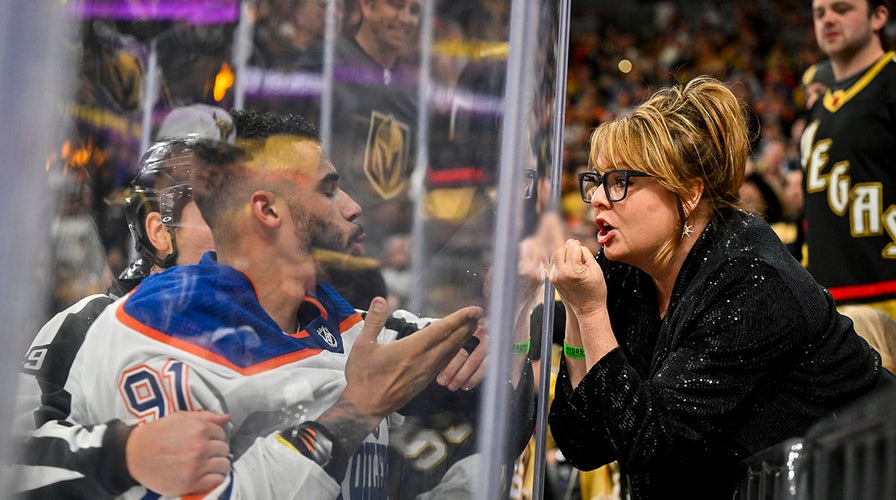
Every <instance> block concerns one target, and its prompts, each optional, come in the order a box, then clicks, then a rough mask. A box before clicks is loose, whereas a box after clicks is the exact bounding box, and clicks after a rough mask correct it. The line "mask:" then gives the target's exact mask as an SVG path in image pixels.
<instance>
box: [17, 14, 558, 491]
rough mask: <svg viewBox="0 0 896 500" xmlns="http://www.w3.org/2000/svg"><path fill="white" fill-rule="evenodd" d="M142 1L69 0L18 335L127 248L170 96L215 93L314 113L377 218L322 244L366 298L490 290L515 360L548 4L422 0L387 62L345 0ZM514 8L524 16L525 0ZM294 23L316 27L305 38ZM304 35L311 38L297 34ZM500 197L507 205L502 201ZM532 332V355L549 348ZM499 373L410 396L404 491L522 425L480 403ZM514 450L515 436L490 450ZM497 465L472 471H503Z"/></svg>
mask: <svg viewBox="0 0 896 500" xmlns="http://www.w3.org/2000/svg"><path fill="white" fill-rule="evenodd" d="M145 3H146V5H140V3H139V2H133V1H124V0H105V1H87V0H83V1H79V2H78V1H72V2H69V3H68V5H66V9H65V19H66V20H67V22H68V23H69V24H70V25H71V27H72V28H73V29H72V32H73V35H72V36H71V39H69V40H67V43H65V44H64V46H65V49H64V54H63V58H64V59H65V60H66V61H69V62H70V63H71V64H72V65H73V66H74V69H72V70H71V72H70V81H71V95H70V96H66V97H65V98H63V99H59V100H58V101H57V102H56V103H54V106H53V112H54V113H56V114H57V115H56V118H57V120H56V121H55V125H56V126H57V127H58V129H59V130H58V131H55V132H58V133H56V134H54V136H58V137H59V138H58V140H55V142H54V143H53V144H52V145H51V147H49V148H48V150H47V151H46V153H45V155H44V156H45V158H46V165H40V166H39V167H37V168H44V171H45V173H44V175H45V181H46V182H45V184H46V185H47V187H46V192H47V194H46V197H45V198H46V199H47V200H49V201H50V202H51V204H52V211H51V212H52V221H51V222H50V224H49V227H50V228H51V230H50V233H51V234H50V237H51V238H52V243H51V245H50V248H51V249H53V250H52V251H51V252H50V255H48V256H47V259H49V260H48V262H49V264H48V266H47V267H46V269H47V270H48V272H47V274H48V276H47V295H48V300H47V301H46V304H43V305H41V306H39V307H38V309H39V311H38V314H37V315H38V316H39V321H35V322H34V324H33V325H31V326H32V327H33V328H34V331H33V332H28V333H26V334H24V337H26V338H24V339H23V341H22V342H23V343H24V345H27V343H28V342H30V340H31V336H32V335H33V333H35V332H36V329H37V327H39V325H40V323H41V322H42V321H45V320H46V319H49V317H50V316H52V314H54V313H55V312H57V311H59V310H61V309H63V308H65V307H67V306H68V305H71V304H72V303H74V302H75V301H77V300H78V299H80V298H81V297H83V296H86V295H88V294H90V293H98V292H102V291H103V290H104V289H105V288H106V286H108V284H109V283H110V280H111V279H112V277H113V276H116V275H117V274H118V273H120V272H121V271H122V270H123V269H124V267H125V266H126V265H127V264H128V262H129V261H130V260H132V259H133V258H134V257H135V253H134V249H133V242H132V241H131V239H130V235H129V233H128V231H127V226H126V223H125V220H124V213H123V207H122V204H121V202H122V197H121V194H122V190H123V189H124V188H125V187H126V185H127V184H128V182H130V180H131V179H132V178H133V176H134V174H135V173H136V169H137V162H138V159H139V157H140V155H141V153H142V151H143V150H144V149H145V148H146V147H147V146H148V145H149V144H151V143H152V142H153V141H154V140H155V139H156V138H157V137H156V136H157V133H158V128H159V126H160V124H161V123H162V121H163V120H164V119H165V117H166V116H167V114H168V113H169V112H170V111H171V109H173V108H175V107H177V106H181V105H186V104H193V103H204V104H209V105H214V106H219V107H221V108H223V109H225V110H227V109H230V108H232V107H234V106H237V107H243V108H246V109H257V110H267V111H273V112H279V113H282V112H290V113H298V114H302V115H303V116H305V117H306V118H309V119H311V120H313V121H316V122H318V123H319V124H320V125H321V132H322V139H323V143H324V145H325V147H326V148H327V151H328V154H329V155H330V156H331V158H332V160H333V163H334V165H335V166H336V168H337V169H338V170H339V172H340V174H341V176H342V177H341V179H340V183H341V185H342V187H343V189H345V190H346V191H347V192H348V193H349V194H350V195H351V196H352V197H353V198H354V199H355V200H356V201H357V202H358V203H359V204H360V205H361V207H362V208H363V210H364V215H363V216H362V217H361V218H360V219H359V220H358V221H359V222H360V223H361V224H362V225H364V227H365V229H366V230H367V233H368V239H367V241H366V242H365V251H364V254H363V255H353V256H338V255H332V254H325V253H321V254H319V255H318V257H319V258H320V261H321V264H322V266H323V268H324V269H325V271H326V273H327V275H328V276H329V278H330V279H331V280H332V281H333V283H334V285H337V288H339V289H340V290H342V291H344V295H345V296H346V298H347V299H348V300H349V301H350V302H351V303H352V305H354V306H355V307H357V308H362V309H364V308H366V307H367V304H369V300H370V298H371V297H372V296H374V295H386V296H387V297H388V298H389V300H390V303H391V304H392V305H393V307H396V308H405V309H408V310H409V311H411V312H413V313H415V314H418V315H420V316H426V317H439V316H441V315H444V314H446V313H448V312H450V311H453V310H455V309H457V308H459V307H463V306H466V305H479V306H481V307H483V308H484V309H485V310H486V318H485V320H484V323H486V324H487V326H488V329H489V333H490V335H491V338H492V343H491V347H490V349H491V354H490V356H492V357H493V359H492V360H491V361H490V363H492V364H494V365H497V366H503V365H506V363H507V362H508V360H509V359H510V356H512V354H511V352H510V351H511V344H512V342H513V339H512V338H511V324H510V323H511V322H512V314H509V313H508V312H507V311H511V310H512V309H513V302H512V301H513V298H514V296H515V293H514V286H515V278H514V276H515V272H516V267H517V266H516V257H517V255H516V248H515V243H516V242H518V241H520V240H521V239H522V238H524V237H526V236H527V235H529V234H531V232H532V231H533V229H534V227H535V223H536V221H537V218H538V214H539V212H540V211H541V210H543V209H544V208H545V207H547V206H549V205H550V204H551V203H550V200H549V199H548V196H549V194H550V190H549V186H550V185H551V180H552V176H553V171H554V168H553V165H552V164H553V160H552V158H553V157H554V154H555V149H554V148H555V147H556V146H555V145H556V144H557V143H558V142H559V141H558V138H556V137H555V134H554V131H553V129H552V120H553V110H554V97H555V85H556V84H557V82H556V78H555V74H554V73H555V71H554V70H555V64H556V57H557V53H556V52H557V50H556V41H557V16H558V15H557V12H556V10H557V5H556V3H555V2H548V1H544V2H538V1H528V2H509V1H506V2H505V1H487V2H474V1H461V2H457V1H450V0H441V1H437V2H434V3H432V4H420V5H419V7H420V8H419V12H418V19H419V26H418V28H417V29H416V30H415V31H414V32H413V33H412V34H411V35H410V37H409V39H408V42H407V44H406V50H404V51H403V52H402V53H401V55H400V58H401V62H400V63H399V65H398V66H396V67H395V68H393V69H392V70H390V71H383V70H382V68H379V69H377V68H376V67H375V66H374V65H372V64H370V63H369V61H366V62H365V61H358V60H352V59H350V57H351V56H352V55H353V54H352V52H351V51H350V50H348V51H347V50H346V49H345V47H342V48H340V45H339V44H340V42H341V41H343V40H342V38H343V37H348V36H350V33H351V32H352V30H353V29H354V27H355V26H356V23H357V22H358V19H359V17H358V16H359V15H360V11H359V10H358V9H359V7H358V5H357V3H356V2H354V1H351V0H346V2H345V3H342V2H338V1H330V2H327V5H326V6H324V8H323V9H322V10H323V14H322V15H321V17H319V18H318V19H320V21H321V23H322V26H318V27H316V28H314V27H310V26H309V25H308V24H307V23H304V22H299V21H297V20H296V18H295V16H289V15H287V14H284V12H283V11H281V10H279V9H280V7H281V5H280V4H283V3H284V2H274V1H273V0H270V1H266V0H260V1H258V2H247V3H242V4H241V3H238V2H236V1H228V0H190V1H176V2H175V1H173V0H171V1H161V2H160V1H153V2H145ZM513 9H527V10H529V11H530V12H528V13H527V14H526V15H525V16H521V15H520V13H519V11H517V12H516V14H515V15H514V13H513ZM513 19H516V20H520V19H522V20H524V22H527V23H528V24H527V26H528V28H529V32H528V33H524V38H523V39H520V38H517V39H516V40H517V41H519V40H522V42H523V46H522V47H523V48H522V49H517V50H523V51H524V52H523V54H524V55H523V56H522V59H517V64H516V65H515V66H514V65H512V64H509V62H510V61H511V60H512V57H513V56H512V53H513V50H514V48H513V47H512V46H511V45H512V44H511V43H510V41H511V39H512V35H513V33H514V26H513V24H512V20H513ZM300 25H301V27H300ZM302 29H304V30H311V31H313V33H314V35H313V36H309V37H304V38H303V37H300V36H297V35H298V33H297V30H302ZM517 29H519V27H518V28H517ZM524 31H525V30H524ZM516 33H518V34H519V33H521V32H520V31H517V32H516ZM299 38H303V39H308V38H311V39H312V40H313V41H312V43H309V44H307V45H305V46H303V47H298V46H296V45H293V41H294V40H296V39H299ZM422 42H426V43H422ZM354 55H357V54H356V53H355V54H354ZM517 57H520V56H519V55H517ZM514 71H516V73H514ZM508 95H509V96H511V97H510V98H511V99H512V101H511V100H508ZM508 117H513V119H511V120H508V119H507V118H508ZM508 136H509V137H510V139H509V138H508ZM509 147H512V148H513V150H509V149H508V148H509ZM511 198H512V199H511ZM505 204H508V205H506V206H509V207H511V208H510V209H509V210H506V209H505V210H502V209H501V207H502V206H503V207H505V208H506V206H505ZM499 231H500V232H501V233H500V234H499V233H498V232H499ZM57 249H58V250H57ZM545 334H547V335H548V338H550V337H549V335H550V332H543V331H542V329H541V325H540V324H534V325H533V331H532V335H533V336H534V337H535V338H536V340H540V338H541V337H542V336H543V335H545ZM538 345H540V342H534V343H533V347H532V351H531V352H530V357H533V358H536V357H538V354H539V353H538V352H537V346H538ZM501 360H503V363H502V362H499V361H501ZM505 375H506V374H505V373H502V372H501V371H500V370H498V371H494V370H493V371H490V372H489V377H490V378H487V379H486V380H485V381H484V382H483V383H482V384H481V385H480V387H478V388H475V389H474V390H473V391H471V392H469V393H466V392H464V391H460V392H459V393H453V394H451V393H446V394H445V395H444V397H443V398H442V400H441V401H432V400H429V401H425V402H422V403H421V402H417V403H413V404H412V405H410V407H409V408H408V409H407V412H406V413H407V418H406V419H405V424H404V426H403V427H397V428H396V429H395V430H394V433H393V435H394V440H393V442H394V443H395V445H394V446H393V447H392V449H391V450H390V455H391V456H390V475H391V476H392V478H393V479H394V480H392V481H391V482H390V488H391V489H392V492H393V494H394V495H395V497H396V498H401V497H408V498H410V497H413V496H414V495H415V494H417V493H421V492H424V491H426V490H428V489H429V488H430V487H432V486H435V485H436V484H437V483H438V482H439V480H440V479H441V477H442V474H443V473H444V472H445V471H446V470H447V469H448V468H449V467H450V466H451V465H453V464H455V463H457V462H459V461H460V460H461V459H463V458H465V457H469V456H471V455H474V454H481V453H482V452H483V451H484V450H489V449H490V447H491V442H492V441H493V437H494V436H484V437H483V438H482V439H477V436H479V435H480V434H482V430H483V429H487V428H488V427H483V422H484V421H486V420H487V421H488V422H491V423H495V422H499V423H501V424H499V425H498V427H497V428H499V429H503V430H504V431H505V432H506V434H507V435H508V436H509V435H517V434H518V432H516V431H515V430H514V426H518V425H520V422H519V419H518V418H516V417H517V416H516V415H507V414H505V413H507V412H506V407H504V406H503V405H493V404H486V403H487V402H485V401H483V400H482V399H481V398H482V397H484V395H486V394H488V395H490V396H491V397H506V396H507V395H508V391H507V389H506V388H504V387H501V384H500V383H499V382H497V381H496V380H493V377H495V376H502V377H503V376H505ZM533 405H534V402H533ZM485 411H488V412H490V413H489V414H488V415H485V414H484V413H483V412H485ZM494 441H495V442H496V443H503V444H504V445H505V446H515V445H514V444H512V443H508V442H507V440H506V439H503V440H494ZM511 455H515V454H514V453H512V452H511V451H510V450H503V451H500V452H498V453H487V454H482V455H480V458H479V459H482V460H494V459H495V457H509V456H511ZM503 460H504V459H503V458H501V460H500V461H503ZM530 460H531V457H530ZM485 465H488V464H485ZM485 465H480V466H477V467H474V468H471V469H470V471H471V473H472V474H474V475H475V473H476V472H478V471H480V470H494V467H499V466H500V465H499V464H490V465H491V467H487V466H485ZM509 465H511V466H512V465H513V464H509ZM506 474H507V475H508V476H507V477H508V481H507V483H506V485H504V486H503V487H502V490H503V489H504V488H505V487H506V488H507V489H508V490H509V489H511V488H513V489H517V488H519V483H518V481H514V480H513V479H512V477H513V475H514V472H513V470H512V468H511V470H507V471H506ZM476 479H477V478H476V477H473V476H471V477H470V478H469V480H470V482H469V484H470V485H473V484H474V481H476ZM483 491H484V490H483ZM470 493H471V495H474V494H482V491H472V492H470Z"/></svg>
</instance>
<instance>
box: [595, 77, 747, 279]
mask: <svg viewBox="0 0 896 500" xmlns="http://www.w3.org/2000/svg"><path fill="white" fill-rule="evenodd" d="M746 113H747V107H746V105H745V103H743V102H741V101H740V100H739V99H738V98H737V96H735V95H734V93H733V92H732V91H731V90H730V89H729V88H728V87H727V86H726V85H725V84H723V83H722V82H720V81H718V80H716V79H715V78H712V77H709V76H700V77H697V78H694V79H693V80H691V81H690V82H688V83H687V84H686V85H683V86H682V85H676V86H673V87H669V88H664V89H662V90H659V91H657V92H656V93H655V94H653V96H651V97H650V98H649V99H648V100H647V101H645V102H644V103H643V104H641V105H640V106H638V108H637V109H635V110H634V111H633V112H632V113H631V114H630V115H628V116H622V117H619V118H616V119H615V120H613V121H610V122H606V123H602V124H601V125H600V126H598V127H597V129H596V130H595V131H594V133H593V134H592V136H591V152H590V155H589V160H590V163H591V165H592V166H594V167H595V168H596V166H597V165H598V164H600V163H599V162H598V159H600V160H602V161H603V163H602V164H601V167H600V170H602V171H609V170H615V169H632V170H640V171H642V172H645V173H648V174H650V175H651V176H653V177H655V178H656V179H657V180H658V181H659V183H660V184H661V185H662V186H663V187H664V188H666V189H668V190H669V191H670V192H672V193H673V194H675V196H676V200H677V203H678V209H679V216H680V218H681V224H682V226H684V224H685V223H686V221H687V216H688V214H685V213H684V210H683V208H682V200H683V199H688V198H689V197H690V195H689V189H690V188H692V187H693V186H694V184H695V183H696V182H702V183H703V195H702V197H701V201H700V203H701V204H708V206H709V208H710V213H712V214H715V213H717V212H718V210H719V209H720V208H723V207H739V206H740V202H739V195H738V190H739V189H740V186H741V184H743V181H744V169H745V167H746V161H747V157H748V155H749V153H750V137H749V132H748V128H747V119H746V117H747V115H746ZM680 242H681V239H680V238H671V239H670V240H669V241H668V242H667V243H666V244H665V245H664V246H663V248H661V249H660V251H659V253H658V255H657V258H658V260H659V261H660V262H664V261H666V262H668V260H669V259H671V257H672V254H673V253H674V251H675V249H676V248H677V247H678V245H679V244H680Z"/></svg>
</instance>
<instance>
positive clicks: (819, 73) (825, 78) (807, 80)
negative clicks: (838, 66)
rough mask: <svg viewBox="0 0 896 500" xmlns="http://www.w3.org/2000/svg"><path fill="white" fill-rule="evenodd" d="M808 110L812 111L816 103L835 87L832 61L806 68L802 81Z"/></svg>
mask: <svg viewBox="0 0 896 500" xmlns="http://www.w3.org/2000/svg"><path fill="white" fill-rule="evenodd" d="M800 81H801V83H802V89H803V98H804V102H805V107H806V109H812V106H814V105H815V101H817V100H818V98H819V97H821V96H823V95H824V94H825V92H827V91H828V89H830V88H831V87H833V86H834V70H833V69H832V68H831V61H829V60H824V61H821V62H818V63H815V64H813V65H812V66H809V67H808V68H806V71H805V72H803V77H802V79H801V80H800Z"/></svg>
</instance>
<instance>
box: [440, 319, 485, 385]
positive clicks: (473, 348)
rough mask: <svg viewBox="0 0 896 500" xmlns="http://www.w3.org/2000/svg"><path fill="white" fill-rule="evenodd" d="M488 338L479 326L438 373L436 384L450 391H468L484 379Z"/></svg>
mask: <svg viewBox="0 0 896 500" xmlns="http://www.w3.org/2000/svg"><path fill="white" fill-rule="evenodd" d="M488 345H489V336H488V334H487V333H485V329H484V328H482V327H481V326H480V327H479V328H477V329H476V333H474V334H473V336H472V337H470V338H469V339H468V340H467V341H466V342H465V343H464V345H463V346H462V347H461V349H460V351H458V352H457V354H455V355H454V357H453V358H452V359H451V361H450V362H448V365H447V366H446V367H445V368H443V369H442V371H440V372H439V375H438V376H437V377H436V382H437V383H438V384H439V385H442V386H445V387H446V388H447V389H448V390H450V391H456V390H458V389H461V388H462V389H463V390H465V391H469V390H471V389H473V388H474V387H476V386H478V385H479V384H480V383H482V380H483V379H485V370H486V364H485V358H486V355H487V354H488Z"/></svg>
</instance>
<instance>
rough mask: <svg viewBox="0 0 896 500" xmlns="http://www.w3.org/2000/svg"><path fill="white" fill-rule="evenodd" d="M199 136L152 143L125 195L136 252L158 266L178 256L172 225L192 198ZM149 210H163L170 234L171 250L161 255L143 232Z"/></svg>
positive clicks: (172, 261) (129, 227) (164, 265)
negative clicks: (193, 165) (194, 161)
mask: <svg viewBox="0 0 896 500" xmlns="http://www.w3.org/2000/svg"><path fill="white" fill-rule="evenodd" d="M198 137H199V136H187V137H179V138H175V139H165V140H162V141H160V142H157V143H155V144H154V145H152V146H151V147H150V148H149V149H148V150H146V153H144V154H143V157H142V158H141V159H140V169H139V171H138V172H137V175H136V177H134V180H133V181H132V182H131V185H130V187H129V188H128V192H127V194H126V197H125V216H126V218H127V222H128V229H129V230H130V232H131V236H132V237H133V239H134V246H135V249H136V250H137V253H138V254H139V256H140V258H141V259H143V260H145V261H148V262H151V263H153V264H155V265H157V266H159V267H161V268H167V267H171V266H172V265H174V262H175V260H176V259H177V242H176V240H175V238H174V228H175V227H177V224H178V222H179V219H180V214H181V210H182V209H183V207H184V206H185V205H186V204H187V203H188V202H189V201H190V199H191V190H190V186H189V180H190V174H191V166H192V157H193V147H194V146H195V144H196V141H197V140H198ZM151 212H159V213H161V214H162V223H163V224H164V225H165V226H166V227H167V228H168V232H169V234H170V235H171V241H172V246H173V248H174V250H173V251H172V252H171V253H170V254H168V255H167V256H164V257H159V256H158V255H157V249H156V248H155V247H154V246H153V245H152V243H151V242H150V240H149V237H148V236H147V234H146V224H145V223H146V217H147V216H148V215H149V214H150V213H151Z"/></svg>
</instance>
